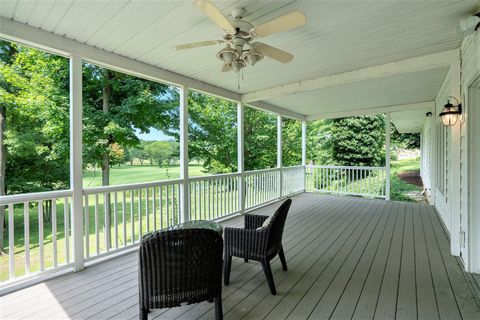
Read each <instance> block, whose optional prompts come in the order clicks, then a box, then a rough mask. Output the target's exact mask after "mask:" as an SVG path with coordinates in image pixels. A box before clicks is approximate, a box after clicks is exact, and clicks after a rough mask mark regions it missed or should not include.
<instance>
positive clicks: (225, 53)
mask: <svg viewBox="0 0 480 320" xmlns="http://www.w3.org/2000/svg"><path fill="white" fill-rule="evenodd" d="M217 58H218V59H220V60H222V61H223V62H224V63H226V64H230V63H232V61H233V60H235V59H237V58H238V53H237V51H235V50H234V49H233V48H232V47H230V46H227V47H225V48H223V49H222V50H220V51H219V52H218V53H217Z"/></svg>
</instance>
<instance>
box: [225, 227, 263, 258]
mask: <svg viewBox="0 0 480 320" xmlns="http://www.w3.org/2000/svg"><path fill="white" fill-rule="evenodd" d="M267 238H268V229H267V228H262V229H260V230H251V229H240V228H225V231H224V246H225V253H226V254H227V255H232V256H237V257H244V258H251V259H256V258H258V257H259V256H263V255H265V254H266V251H267Z"/></svg>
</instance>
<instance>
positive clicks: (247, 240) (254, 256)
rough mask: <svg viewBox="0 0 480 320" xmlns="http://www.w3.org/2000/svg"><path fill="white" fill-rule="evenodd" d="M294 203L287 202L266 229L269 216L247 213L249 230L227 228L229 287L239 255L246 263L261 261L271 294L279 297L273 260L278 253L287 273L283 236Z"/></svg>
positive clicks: (225, 270)
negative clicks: (232, 271)
mask: <svg viewBox="0 0 480 320" xmlns="http://www.w3.org/2000/svg"><path fill="white" fill-rule="evenodd" d="M291 204H292V200H291V199H288V200H286V201H285V202H284V203H283V204H282V205H281V206H280V208H278V209H277V211H276V212H275V213H274V214H273V216H272V219H271V221H270V223H269V224H268V225H267V226H265V227H262V224H263V222H264V221H265V220H266V219H267V218H268V216H262V215H251V214H246V215H245V229H239V228H225V232H224V241H225V264H224V281H225V285H228V284H229V282H230V268H231V265H232V256H235V257H240V258H244V259H245V262H248V259H251V260H255V261H260V262H261V263H262V267H263V271H264V272H265V276H266V277H267V281H268V285H269V287H270V291H271V292H272V294H273V295H275V294H277V291H276V289H275V283H274V282H273V275H272V269H271V268H270V260H272V259H273V258H274V257H275V256H276V255H277V254H278V256H279V257H280V261H281V262H282V267H283V270H287V261H286V260H285V254H284V252H283V247H282V234H283V227H284V226H285V220H286V219H287V214H288V210H289V209H290V205H291Z"/></svg>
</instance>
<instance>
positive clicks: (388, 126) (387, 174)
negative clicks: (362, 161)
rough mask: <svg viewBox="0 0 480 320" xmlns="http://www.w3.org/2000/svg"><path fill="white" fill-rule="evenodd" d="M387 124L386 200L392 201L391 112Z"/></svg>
mask: <svg viewBox="0 0 480 320" xmlns="http://www.w3.org/2000/svg"><path fill="white" fill-rule="evenodd" d="M386 121H387V122H386V123H385V168H386V170H385V171H386V186H385V195H386V198H385V200H387V201H390V133H391V132H390V131H391V130H392V129H391V124H390V112H389V113H387V120H386Z"/></svg>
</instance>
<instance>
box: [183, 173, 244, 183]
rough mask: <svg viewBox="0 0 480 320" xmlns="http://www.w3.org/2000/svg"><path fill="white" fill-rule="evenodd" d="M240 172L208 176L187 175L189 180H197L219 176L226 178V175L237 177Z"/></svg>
mask: <svg viewBox="0 0 480 320" xmlns="http://www.w3.org/2000/svg"><path fill="white" fill-rule="evenodd" d="M238 176H240V173H238V172H233V173H221V174H212V175H208V176H198V177H188V180H189V181H192V180H193V181H198V180H215V179H220V178H228V177H238Z"/></svg>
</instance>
